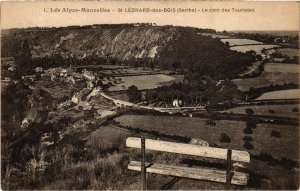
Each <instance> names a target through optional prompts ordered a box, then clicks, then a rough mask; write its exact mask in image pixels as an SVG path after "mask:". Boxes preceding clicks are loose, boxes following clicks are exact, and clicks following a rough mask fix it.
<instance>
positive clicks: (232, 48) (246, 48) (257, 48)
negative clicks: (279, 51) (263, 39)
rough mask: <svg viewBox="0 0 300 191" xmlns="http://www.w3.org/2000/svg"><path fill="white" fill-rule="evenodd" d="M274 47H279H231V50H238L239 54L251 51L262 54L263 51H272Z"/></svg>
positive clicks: (265, 45) (263, 45) (266, 45)
mask: <svg viewBox="0 0 300 191" xmlns="http://www.w3.org/2000/svg"><path fill="white" fill-rule="evenodd" d="M274 47H279V46H278V45H268V44H262V45H247V46H233V47H230V49H231V50H236V51H238V52H247V51H250V50H254V51H255V52H257V53H259V54H260V53H261V50H262V49H270V48H274Z"/></svg>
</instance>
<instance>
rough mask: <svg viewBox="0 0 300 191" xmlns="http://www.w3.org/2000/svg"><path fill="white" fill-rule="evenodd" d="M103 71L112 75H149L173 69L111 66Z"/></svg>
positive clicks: (165, 72)
mask: <svg viewBox="0 0 300 191" xmlns="http://www.w3.org/2000/svg"><path fill="white" fill-rule="evenodd" d="M101 73H103V74H106V75H111V76H129V75H149V74H157V73H160V74H170V73H171V71H169V70H160V69H153V70H151V69H150V68H146V67H129V68H126V67H124V68H122V67H121V68H110V69H106V70H103V71H101Z"/></svg>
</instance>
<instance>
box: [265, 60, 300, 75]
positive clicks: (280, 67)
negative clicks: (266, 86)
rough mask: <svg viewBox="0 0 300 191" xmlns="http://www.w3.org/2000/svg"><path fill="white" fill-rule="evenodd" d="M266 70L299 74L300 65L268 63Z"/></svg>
mask: <svg viewBox="0 0 300 191" xmlns="http://www.w3.org/2000/svg"><path fill="white" fill-rule="evenodd" d="M265 71H266V72H282V73H297V74H299V71H300V66H299V65H297V64H281V63H267V64H266V65H265Z"/></svg>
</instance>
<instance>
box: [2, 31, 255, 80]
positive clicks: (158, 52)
mask: <svg viewBox="0 0 300 191" xmlns="http://www.w3.org/2000/svg"><path fill="white" fill-rule="evenodd" d="M117 26H118V25H117ZM201 30H202V29H196V28H190V27H174V26H140V27H133V26H132V27H123V26H120V27H111V26H110V27H109V26H108V27H103V28H79V29H78V28H70V27H69V28H68V27H66V28H59V29H51V30H50V29H49V30H41V29H35V30H23V31H22V32H19V33H14V34H9V35H5V36H2V45H1V46H2V55H3V57H4V56H5V57H6V56H14V57H16V56H18V55H20V53H22V54H24V50H26V49H29V50H30V54H31V57H32V61H31V62H32V63H30V64H29V66H33V67H35V66H44V67H50V66H53V65H66V66H68V65H70V64H73V65H78V64H79V65H91V64H103V63H107V62H109V63H112V64H128V65H135V66H149V67H153V66H154V67H158V68H164V69H174V70H183V69H185V70H188V71H192V72H200V73H203V74H206V75H210V76H213V77H214V78H219V79H220V78H227V77H229V78H232V77H235V76H236V75H237V74H238V73H239V72H241V71H242V70H243V69H244V68H245V67H246V66H247V65H249V64H250V63H251V62H252V59H251V56H250V55H246V54H243V53H237V52H233V51H231V50H229V48H228V47H227V46H225V45H224V44H223V43H222V42H221V41H220V40H219V39H213V38H211V37H208V36H202V35H199V34H198V33H199V32H200V31H201ZM203 30H205V29H203Z"/></svg>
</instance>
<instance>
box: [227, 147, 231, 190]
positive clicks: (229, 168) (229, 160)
mask: <svg viewBox="0 0 300 191" xmlns="http://www.w3.org/2000/svg"><path fill="white" fill-rule="evenodd" d="M231 156H232V150H231V149H228V150H227V164H226V189H227V190H229V187H230V184H231Z"/></svg>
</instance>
